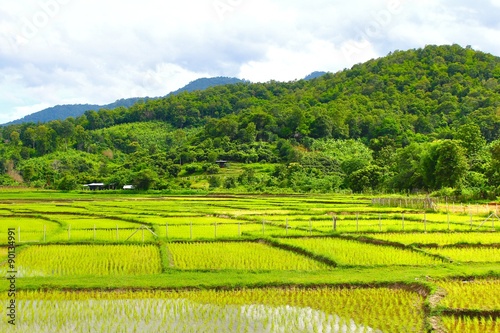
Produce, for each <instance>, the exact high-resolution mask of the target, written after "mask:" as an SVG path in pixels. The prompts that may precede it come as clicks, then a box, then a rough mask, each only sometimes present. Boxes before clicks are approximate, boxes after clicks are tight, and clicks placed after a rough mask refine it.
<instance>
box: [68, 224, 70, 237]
mask: <svg viewBox="0 0 500 333" xmlns="http://www.w3.org/2000/svg"><path fill="white" fill-rule="evenodd" d="M70 239H71V224H70V225H68V240H70Z"/></svg>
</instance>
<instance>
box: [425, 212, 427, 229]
mask: <svg viewBox="0 0 500 333" xmlns="http://www.w3.org/2000/svg"><path fill="white" fill-rule="evenodd" d="M424 232H427V213H426V212H424Z"/></svg>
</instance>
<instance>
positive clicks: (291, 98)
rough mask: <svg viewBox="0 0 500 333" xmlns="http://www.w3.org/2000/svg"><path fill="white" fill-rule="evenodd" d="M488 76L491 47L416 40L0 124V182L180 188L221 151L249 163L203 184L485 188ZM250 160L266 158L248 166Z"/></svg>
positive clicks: (491, 160)
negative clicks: (339, 65)
mask: <svg viewBox="0 0 500 333" xmlns="http://www.w3.org/2000/svg"><path fill="white" fill-rule="evenodd" d="M499 79H500V58H498V57H495V56H492V55H490V54H486V53H483V52H479V51H475V50H473V49H470V48H462V47H460V46H458V45H452V46H427V47H425V48H423V49H417V50H409V51H396V52H393V53H391V54H389V55H388V56H386V57H383V58H380V59H374V60H371V61H368V62H367V63H364V64H359V65H356V66H354V67H353V68H351V69H349V70H344V71H342V72H338V73H335V74H331V73H328V74H325V75H322V76H320V77H317V78H314V79H311V80H299V81H293V82H288V83H280V82H274V81H271V82H268V83H262V84H248V83H245V84H234V85H228V86H219V87H213V88H209V89H207V90H203V91H195V92H191V93H186V92H184V93H180V94H178V95H176V96H168V97H166V98H160V99H155V100H149V101H144V102H139V103H137V104H135V105H133V106H131V107H130V108H128V109H125V108H116V109H113V110H101V111H100V112H95V111H87V112H86V113H85V114H84V115H83V116H81V117H78V118H77V119H69V120H66V121H63V122H61V121H55V122H50V123H47V124H43V125H35V124H22V125H13V126H8V127H6V128H4V129H3V131H2V136H3V138H4V140H5V142H6V143H5V144H4V145H3V146H2V150H3V152H2V159H3V164H4V169H5V170H6V173H7V174H9V175H10V176H9V177H7V176H5V177H4V182H8V181H10V180H11V179H12V178H16V179H17V180H18V181H21V177H22V180H23V181H25V182H31V183H32V184H36V185H37V186H46V184H47V182H48V181H47V179H52V182H51V186H56V185H57V181H56V179H57V178H58V179H64V180H65V181H66V180H67V179H73V178H74V176H73V175H75V174H76V180H75V179H73V180H72V181H73V182H76V183H82V182H86V181H89V182H90V181H94V180H95V181H97V180H100V181H108V182H113V183H116V184H123V183H128V182H135V183H140V182H139V179H141V177H143V178H147V179H150V180H151V179H152V181H151V182H150V183H148V184H149V185H148V186H153V187H156V188H176V187H190V186H195V184H193V183H192V182H190V181H189V180H187V178H185V177H183V176H186V175H188V174H191V173H195V174H202V175H206V174H208V173H212V172H215V171H216V170H214V169H213V168H210V167H209V166H211V163H212V162H213V161H215V160H216V159H226V160H229V161H231V162H234V163H237V162H241V163H247V164H248V168H247V169H246V170H245V172H244V173H243V174H239V175H237V176H234V177H225V178H223V177H219V178H221V179H218V178H217V177H215V176H210V177H209V178H210V180H212V181H213V182H214V183H213V184H211V185H212V187H214V188H216V187H219V186H222V187H224V186H225V187H226V188H233V187H236V188H237V189H241V188H244V189H250V190H269V191H272V190H279V189H291V190H295V191H335V190H339V189H350V190H353V191H372V190H375V191H378V190H389V191H392V190H401V191H402V190H426V191H433V190H440V189H441V190H443V191H452V190H451V189H450V190H447V188H453V189H455V192H454V193H462V194H463V193H474V194H475V195H479V196H495V195H498V194H500V193H497V192H499V189H497V188H498V187H499V185H500V175H499V174H498V172H497V170H498V166H500V142H499V141H497V140H498V138H499V134H500V132H499V131H500V85H499ZM54 163H55V164H54ZM255 163H260V165H266V166H267V165H270V163H271V164H272V165H271V167H269V168H267V167H266V168H264V169H265V170H266V171H264V172H260V171H259V172H257V173H254V172H253V171H252V170H253V169H252V168H251V167H252V165H256V164H255ZM266 163H267V164H266ZM41 165H45V167H40V166H41ZM54 165H56V167H54ZM54 174H55V175H57V177H52V176H53V175H54ZM179 176H180V177H179ZM72 177H73V178H72ZM217 181H221V182H222V183H217ZM70 183H71V182H70Z"/></svg>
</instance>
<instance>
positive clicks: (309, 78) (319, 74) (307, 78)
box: [304, 72, 327, 81]
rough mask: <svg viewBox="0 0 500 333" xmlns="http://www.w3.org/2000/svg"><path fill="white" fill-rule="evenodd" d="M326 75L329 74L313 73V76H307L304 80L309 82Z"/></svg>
mask: <svg viewBox="0 0 500 333" xmlns="http://www.w3.org/2000/svg"><path fill="white" fill-rule="evenodd" d="M325 74H327V72H312V73H311V74H309V75H307V76H306V77H305V78H304V80H306V81H309V80H312V79H316V78H318V77H320V76H323V75H325Z"/></svg>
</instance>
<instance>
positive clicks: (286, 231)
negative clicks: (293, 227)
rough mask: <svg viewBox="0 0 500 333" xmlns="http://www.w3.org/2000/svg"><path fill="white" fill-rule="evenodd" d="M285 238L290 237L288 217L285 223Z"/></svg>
mask: <svg viewBox="0 0 500 333" xmlns="http://www.w3.org/2000/svg"><path fill="white" fill-rule="evenodd" d="M285 236H288V217H287V218H286V222H285Z"/></svg>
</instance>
